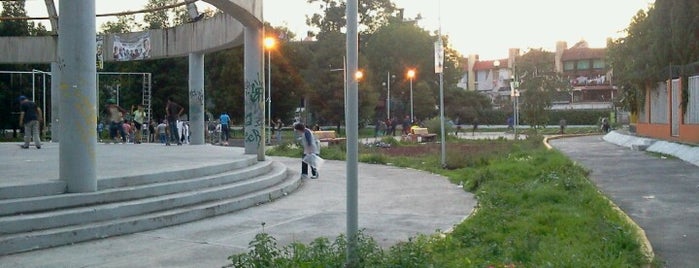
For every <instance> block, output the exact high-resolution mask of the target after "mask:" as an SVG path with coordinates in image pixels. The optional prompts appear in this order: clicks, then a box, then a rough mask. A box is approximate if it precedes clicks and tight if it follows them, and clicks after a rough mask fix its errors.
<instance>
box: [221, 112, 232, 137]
mask: <svg viewBox="0 0 699 268" xmlns="http://www.w3.org/2000/svg"><path fill="white" fill-rule="evenodd" d="M218 121H221V133H222V135H223V145H228V137H229V136H230V131H231V128H230V123H231V117H230V116H228V113H227V112H223V113H221V116H219V118H218Z"/></svg>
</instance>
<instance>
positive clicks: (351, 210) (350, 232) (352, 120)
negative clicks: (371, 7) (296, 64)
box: [345, 0, 359, 268]
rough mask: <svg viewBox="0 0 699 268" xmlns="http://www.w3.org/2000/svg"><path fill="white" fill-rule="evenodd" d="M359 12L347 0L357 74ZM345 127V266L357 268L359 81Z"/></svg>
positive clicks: (350, 55)
mask: <svg viewBox="0 0 699 268" xmlns="http://www.w3.org/2000/svg"><path fill="white" fill-rule="evenodd" d="M358 13H359V1H358V0H348V1H347V8H346V10H345V16H346V17H347V34H346V46H345V48H346V55H347V66H346V69H347V71H346V72H345V73H356V72H357V69H358V66H359V60H358V54H359V33H358V31H357V28H358V25H359V22H358ZM345 104H346V106H345V111H347V112H346V113H345V128H346V129H347V161H346V162H345V163H346V165H347V263H346V264H345V267H349V268H355V267H358V266H359V254H358V250H357V248H358V241H357V240H358V239H357V235H358V233H359V221H358V214H359V208H358V207H359V206H358V203H359V202H358V201H359V192H358V186H359V183H358V182H359V177H358V174H357V169H358V162H359V158H358V155H359V145H358V139H359V128H358V126H359V86H358V84H357V80H355V79H352V80H350V81H348V82H347V96H346V98H345Z"/></svg>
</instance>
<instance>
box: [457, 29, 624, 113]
mask: <svg viewBox="0 0 699 268" xmlns="http://www.w3.org/2000/svg"><path fill="white" fill-rule="evenodd" d="M605 53H606V48H589V47H588V45H587V42H585V41H580V42H578V43H577V44H575V45H574V46H573V47H571V48H568V47H567V44H566V42H558V43H556V51H555V70H554V71H555V72H556V73H558V74H560V75H561V76H563V77H565V78H566V79H567V80H568V81H570V87H569V88H565V89H559V90H558V93H557V94H554V99H553V107H552V109H609V108H611V107H612V106H613V102H612V100H613V99H614V96H615V94H616V91H617V89H616V87H615V86H614V85H613V84H612V79H611V69H610V68H609V66H608V65H607V64H606V61H605V56H606V55H605ZM508 54H509V55H508V58H506V59H496V60H486V61H481V60H480V59H479V58H478V55H469V57H468V59H466V60H465V62H463V64H462V66H464V76H463V77H462V78H461V80H460V81H459V84H458V86H459V87H461V88H463V89H465V90H473V91H477V92H480V93H483V94H485V95H487V96H489V97H490V98H491V100H492V101H493V103H497V102H498V101H501V100H503V99H508V98H509V97H510V95H511V88H510V83H509V82H510V81H511V79H512V76H513V72H514V70H515V69H516V62H515V60H516V58H517V57H518V56H519V49H516V48H511V49H509V53H508Z"/></svg>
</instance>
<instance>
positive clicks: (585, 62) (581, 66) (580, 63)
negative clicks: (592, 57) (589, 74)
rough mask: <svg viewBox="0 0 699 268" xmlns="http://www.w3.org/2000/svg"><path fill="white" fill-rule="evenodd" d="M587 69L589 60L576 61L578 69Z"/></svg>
mask: <svg viewBox="0 0 699 268" xmlns="http://www.w3.org/2000/svg"><path fill="white" fill-rule="evenodd" d="M587 69H590V61H589V60H581V61H578V70H587Z"/></svg>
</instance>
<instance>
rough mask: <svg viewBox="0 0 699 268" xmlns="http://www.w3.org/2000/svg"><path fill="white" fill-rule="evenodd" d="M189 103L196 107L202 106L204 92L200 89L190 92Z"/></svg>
mask: <svg viewBox="0 0 699 268" xmlns="http://www.w3.org/2000/svg"><path fill="white" fill-rule="evenodd" d="M189 102H190V103H193V104H197V105H204V91H203V90H201V89H195V90H190V91H189Z"/></svg>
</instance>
